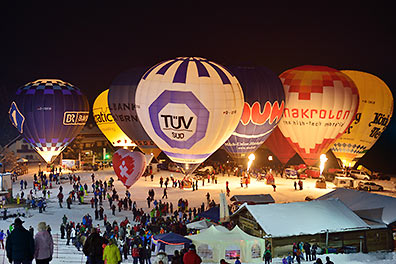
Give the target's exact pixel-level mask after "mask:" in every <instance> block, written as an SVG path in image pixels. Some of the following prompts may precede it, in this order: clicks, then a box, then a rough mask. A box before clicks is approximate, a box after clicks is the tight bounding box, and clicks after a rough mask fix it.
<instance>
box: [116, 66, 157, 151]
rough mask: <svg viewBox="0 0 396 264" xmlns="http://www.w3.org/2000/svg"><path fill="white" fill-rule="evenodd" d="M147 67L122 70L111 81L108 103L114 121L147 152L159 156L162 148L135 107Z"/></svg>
mask: <svg viewBox="0 0 396 264" xmlns="http://www.w3.org/2000/svg"><path fill="white" fill-rule="evenodd" d="M146 70H147V69H146V68H131V69H128V70H126V71H124V72H121V73H120V74H119V75H118V76H117V77H116V78H115V79H114V80H113V82H112V83H111V86H110V88H109V95H108V104H109V109H110V112H111V115H112V116H113V118H114V121H115V122H116V123H117V125H118V126H119V127H120V128H121V130H122V131H123V132H124V133H125V134H126V135H127V136H128V137H129V138H130V139H132V140H133V142H134V143H135V144H136V145H138V147H139V148H140V149H141V150H142V151H143V152H144V153H145V154H153V155H154V156H155V157H157V156H158V155H159V154H160V153H161V150H160V149H159V148H158V147H157V146H156V145H155V144H154V142H153V141H152V140H151V138H150V137H149V136H148V135H147V133H146V131H144V128H143V127H142V125H141V124H140V122H139V118H138V115H137V113H136V108H135V93H136V87H137V85H138V83H139V81H140V79H141V77H142V76H143V74H144V73H145V72H146Z"/></svg>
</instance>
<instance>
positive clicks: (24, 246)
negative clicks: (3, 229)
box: [6, 217, 34, 263]
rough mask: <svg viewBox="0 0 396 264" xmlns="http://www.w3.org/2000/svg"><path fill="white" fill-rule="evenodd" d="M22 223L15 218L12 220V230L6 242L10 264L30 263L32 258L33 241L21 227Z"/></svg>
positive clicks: (28, 233)
mask: <svg viewBox="0 0 396 264" xmlns="http://www.w3.org/2000/svg"><path fill="white" fill-rule="evenodd" d="M22 224H23V221H22V220H21V219H20V218H19V217H17V218H15V220H14V223H13V225H14V230H12V232H11V233H10V235H9V236H8V238H7V241H6V251H7V258H8V261H9V262H10V263H12V261H15V262H16V263H21V262H23V263H32V260H33V257H34V239H33V236H32V234H31V233H30V232H29V231H27V230H26V229H25V228H24V227H23V226H22Z"/></svg>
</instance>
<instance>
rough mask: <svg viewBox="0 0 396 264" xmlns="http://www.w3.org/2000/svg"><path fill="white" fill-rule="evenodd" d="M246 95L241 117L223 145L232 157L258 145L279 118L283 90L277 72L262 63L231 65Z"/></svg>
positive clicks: (245, 153)
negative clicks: (255, 65)
mask: <svg viewBox="0 0 396 264" xmlns="http://www.w3.org/2000/svg"><path fill="white" fill-rule="evenodd" d="M230 70H231V71H232V73H233V74H235V76H236V77H237V79H238V81H239V83H240V84H241V86H242V90H243V95H244V98H245V103H244V108H243V113H242V117H241V120H240V121H239V124H238V126H237V128H236V129H235V131H234V132H233V133H232V135H231V137H230V138H229V139H228V140H227V141H226V143H224V149H225V150H226V151H227V152H228V154H230V156H232V157H234V158H245V157H248V156H249V154H250V153H252V152H254V151H255V150H256V149H257V148H259V147H260V146H261V145H262V144H263V142H264V141H265V140H266V139H267V138H268V137H269V135H270V134H271V132H272V130H273V129H274V128H275V127H276V126H277V124H278V122H279V121H280V119H281V117H282V114H283V109H284V104H285V92H284V91H283V86H282V83H281V81H280V79H279V78H278V76H277V75H276V74H275V73H273V72H272V71H271V70H269V69H267V68H264V67H232V68H230Z"/></svg>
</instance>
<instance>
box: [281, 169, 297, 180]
mask: <svg viewBox="0 0 396 264" xmlns="http://www.w3.org/2000/svg"><path fill="white" fill-rule="evenodd" d="M282 177H283V178H287V179H297V171H296V170H295V169H292V168H286V169H284V170H283V174H282Z"/></svg>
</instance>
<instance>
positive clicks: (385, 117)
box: [331, 71, 393, 167]
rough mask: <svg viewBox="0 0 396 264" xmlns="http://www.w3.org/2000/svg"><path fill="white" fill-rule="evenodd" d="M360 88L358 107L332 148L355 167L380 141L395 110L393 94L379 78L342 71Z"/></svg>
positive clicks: (363, 73) (349, 164) (345, 161)
mask: <svg viewBox="0 0 396 264" xmlns="http://www.w3.org/2000/svg"><path fill="white" fill-rule="evenodd" d="M341 72H342V73H344V74H346V75H348V77H349V78H351V79H352V80H353V82H354V83H355V84H356V87H357V89H358V91H359V100H360V103H359V107H358V110H357V113H356V116H355V119H354V120H353V122H352V124H351V125H350V127H349V128H348V129H347V130H346V131H345V133H344V134H343V135H342V136H341V137H340V138H339V139H337V141H336V142H335V143H334V145H333V147H332V148H331V150H332V151H333V153H334V155H335V156H336V157H337V158H339V159H340V160H341V161H342V163H343V165H344V166H346V167H353V166H354V165H355V163H356V161H357V160H358V159H360V158H361V157H362V156H363V155H364V154H365V153H366V152H367V151H368V150H369V149H370V148H371V147H372V146H373V145H374V143H375V142H376V141H377V140H378V138H379V137H380V136H381V134H382V132H384V130H385V129H386V127H387V125H388V124H389V122H390V119H391V117H392V113H393V96H392V92H391V91H390V90H389V88H388V86H387V85H386V84H385V83H384V82H383V81H382V80H381V79H379V78H378V77H376V76H374V75H372V74H369V73H365V72H361V71H341Z"/></svg>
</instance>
